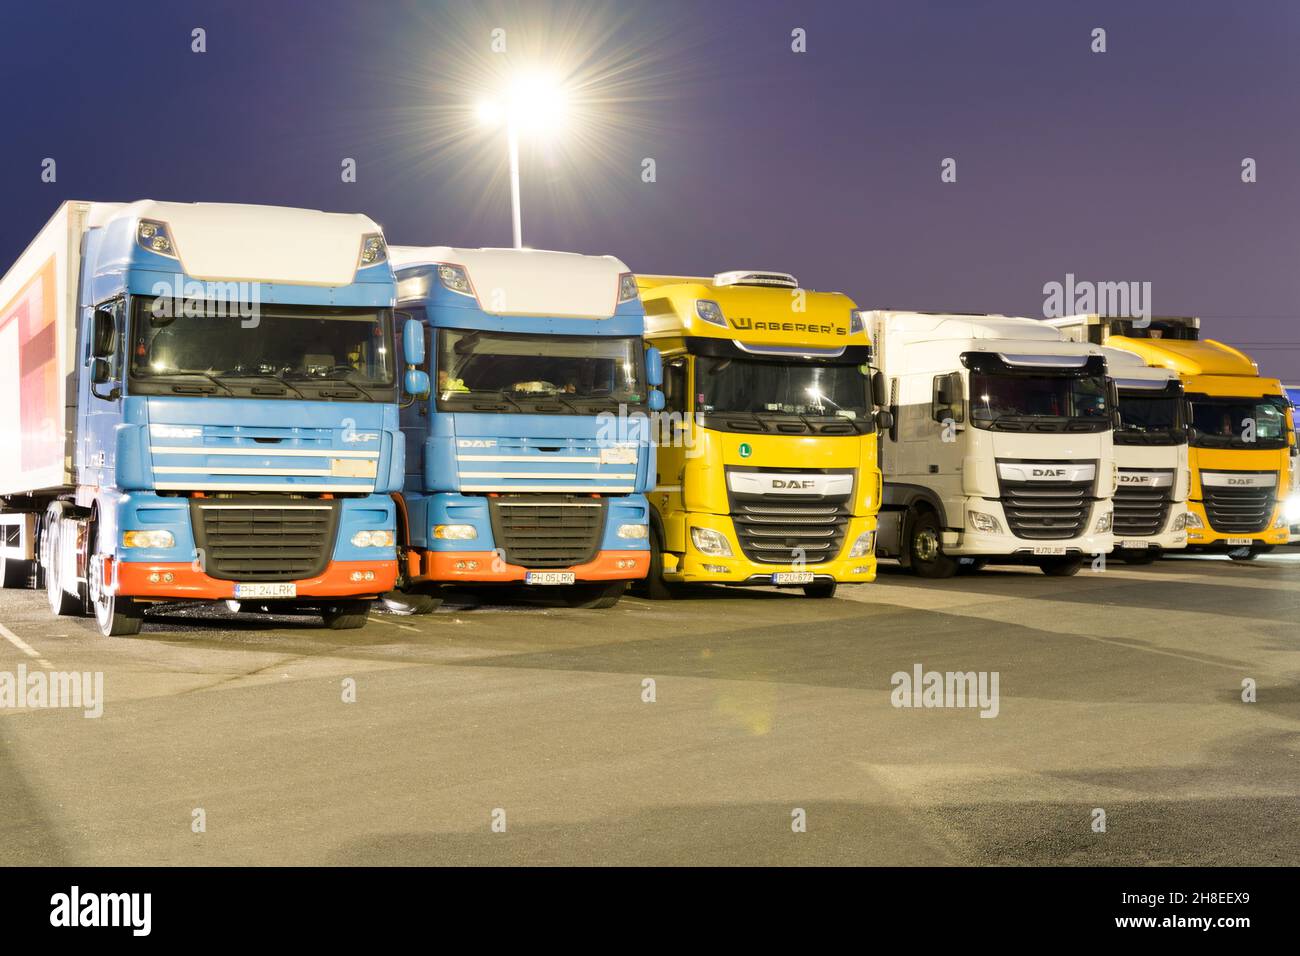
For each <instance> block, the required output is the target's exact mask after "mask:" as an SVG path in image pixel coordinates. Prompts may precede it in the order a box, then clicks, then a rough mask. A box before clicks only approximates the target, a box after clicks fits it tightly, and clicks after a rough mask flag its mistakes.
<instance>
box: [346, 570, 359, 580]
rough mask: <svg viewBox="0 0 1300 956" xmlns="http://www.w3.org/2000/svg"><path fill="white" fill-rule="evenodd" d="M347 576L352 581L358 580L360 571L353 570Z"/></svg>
mask: <svg viewBox="0 0 1300 956" xmlns="http://www.w3.org/2000/svg"><path fill="white" fill-rule="evenodd" d="M348 577H349V578H351V579H352V580H353V581H360V580H361V572H360V571H353V572H352V573H351V574H349V575H348Z"/></svg>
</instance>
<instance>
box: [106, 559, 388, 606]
mask: <svg viewBox="0 0 1300 956" xmlns="http://www.w3.org/2000/svg"><path fill="white" fill-rule="evenodd" d="M367 571H369V572H371V573H372V574H374V578H373V579H370V580H361V581H354V580H352V575H353V573H360V574H363V575H364V574H365V573H366V572H367ZM154 575H157V579H156V580H155V579H154ZM168 575H171V580H167V576H168ZM104 577H105V580H106V581H109V582H113V581H114V580H115V582H116V584H117V593H118V594H121V595H122V596H123V597H133V598H146V599H147V598H156V599H158V600H173V601H177V600H186V599H189V600H194V601H221V600H224V599H226V598H233V597H234V596H235V582H234V581H220V580H218V579H217V578H213V577H209V576H208V575H207V574H204V573H203V572H202V571H196V570H194V566H193V565H191V564H186V563H183V562H176V563H162V564H151V563H148V562H134V561H117V562H112V563H111V564H110V568H109V569H107V573H106V574H105V575H104ZM285 583H286V584H290V583H291V584H296V585H297V586H298V597H299V598H308V597H374V596H375V595H378V594H382V593H383V592H384V591H391V590H392V589H393V588H394V587H395V586H396V584H397V562H396V561H334V562H332V563H331V564H330V565H329V567H327V568H326V569H325V571H324V573H322V574H319V575H317V576H316V577H314V578H304V579H303V580H301V581H292V582H285Z"/></svg>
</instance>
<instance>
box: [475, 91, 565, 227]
mask: <svg viewBox="0 0 1300 956" xmlns="http://www.w3.org/2000/svg"><path fill="white" fill-rule="evenodd" d="M564 108H565V98H564V93H563V91H562V90H561V89H560V88H559V86H557V85H556V84H555V83H554V82H553V81H551V80H550V79H549V78H547V77H544V76H532V75H530V76H519V77H516V78H515V80H514V81H513V82H512V83H511V84H510V85H509V87H508V89H507V91H506V93H505V94H504V95H502V96H499V97H495V98H492V99H487V100H484V101H483V102H481V103H480V104H479V107H478V116H479V122H481V123H483V124H484V125H486V126H497V125H500V124H501V123H502V122H504V124H505V128H506V149H507V151H508V153H509V159H510V220H511V225H512V226H513V229H514V242H515V248H516V249H522V248H523V247H524V229H523V216H522V213H521V211H520V200H519V135H520V133H521V132H535V131H545V130H548V129H554V128H555V127H556V126H558V125H559V123H560V122H561V121H562V120H563V118H564Z"/></svg>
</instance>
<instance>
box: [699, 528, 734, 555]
mask: <svg viewBox="0 0 1300 956" xmlns="http://www.w3.org/2000/svg"><path fill="white" fill-rule="evenodd" d="M691 543H692V544H694V545H695V550H696V551H699V552H700V553H701V554H709V555H712V556H714V557H715V558H729V557H731V545H730V544H728V543H727V536H726V535H725V534H723V533H722V532H720V531H714V530H713V529H712V528H692V529H691Z"/></svg>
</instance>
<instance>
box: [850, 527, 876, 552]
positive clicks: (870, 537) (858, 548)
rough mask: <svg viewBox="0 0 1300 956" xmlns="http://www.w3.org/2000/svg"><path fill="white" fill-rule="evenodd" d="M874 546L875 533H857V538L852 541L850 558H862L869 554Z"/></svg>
mask: <svg viewBox="0 0 1300 956" xmlns="http://www.w3.org/2000/svg"><path fill="white" fill-rule="evenodd" d="M875 547H876V533H875V532H874V531H864V532H862V534H860V535H858V540H857V541H854V542H853V549H852V550H851V551H850V552H849V557H850V558H864V557H866V556H867V555H869V554H870V553H871V552H872V551H873V550H874V549H875Z"/></svg>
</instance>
